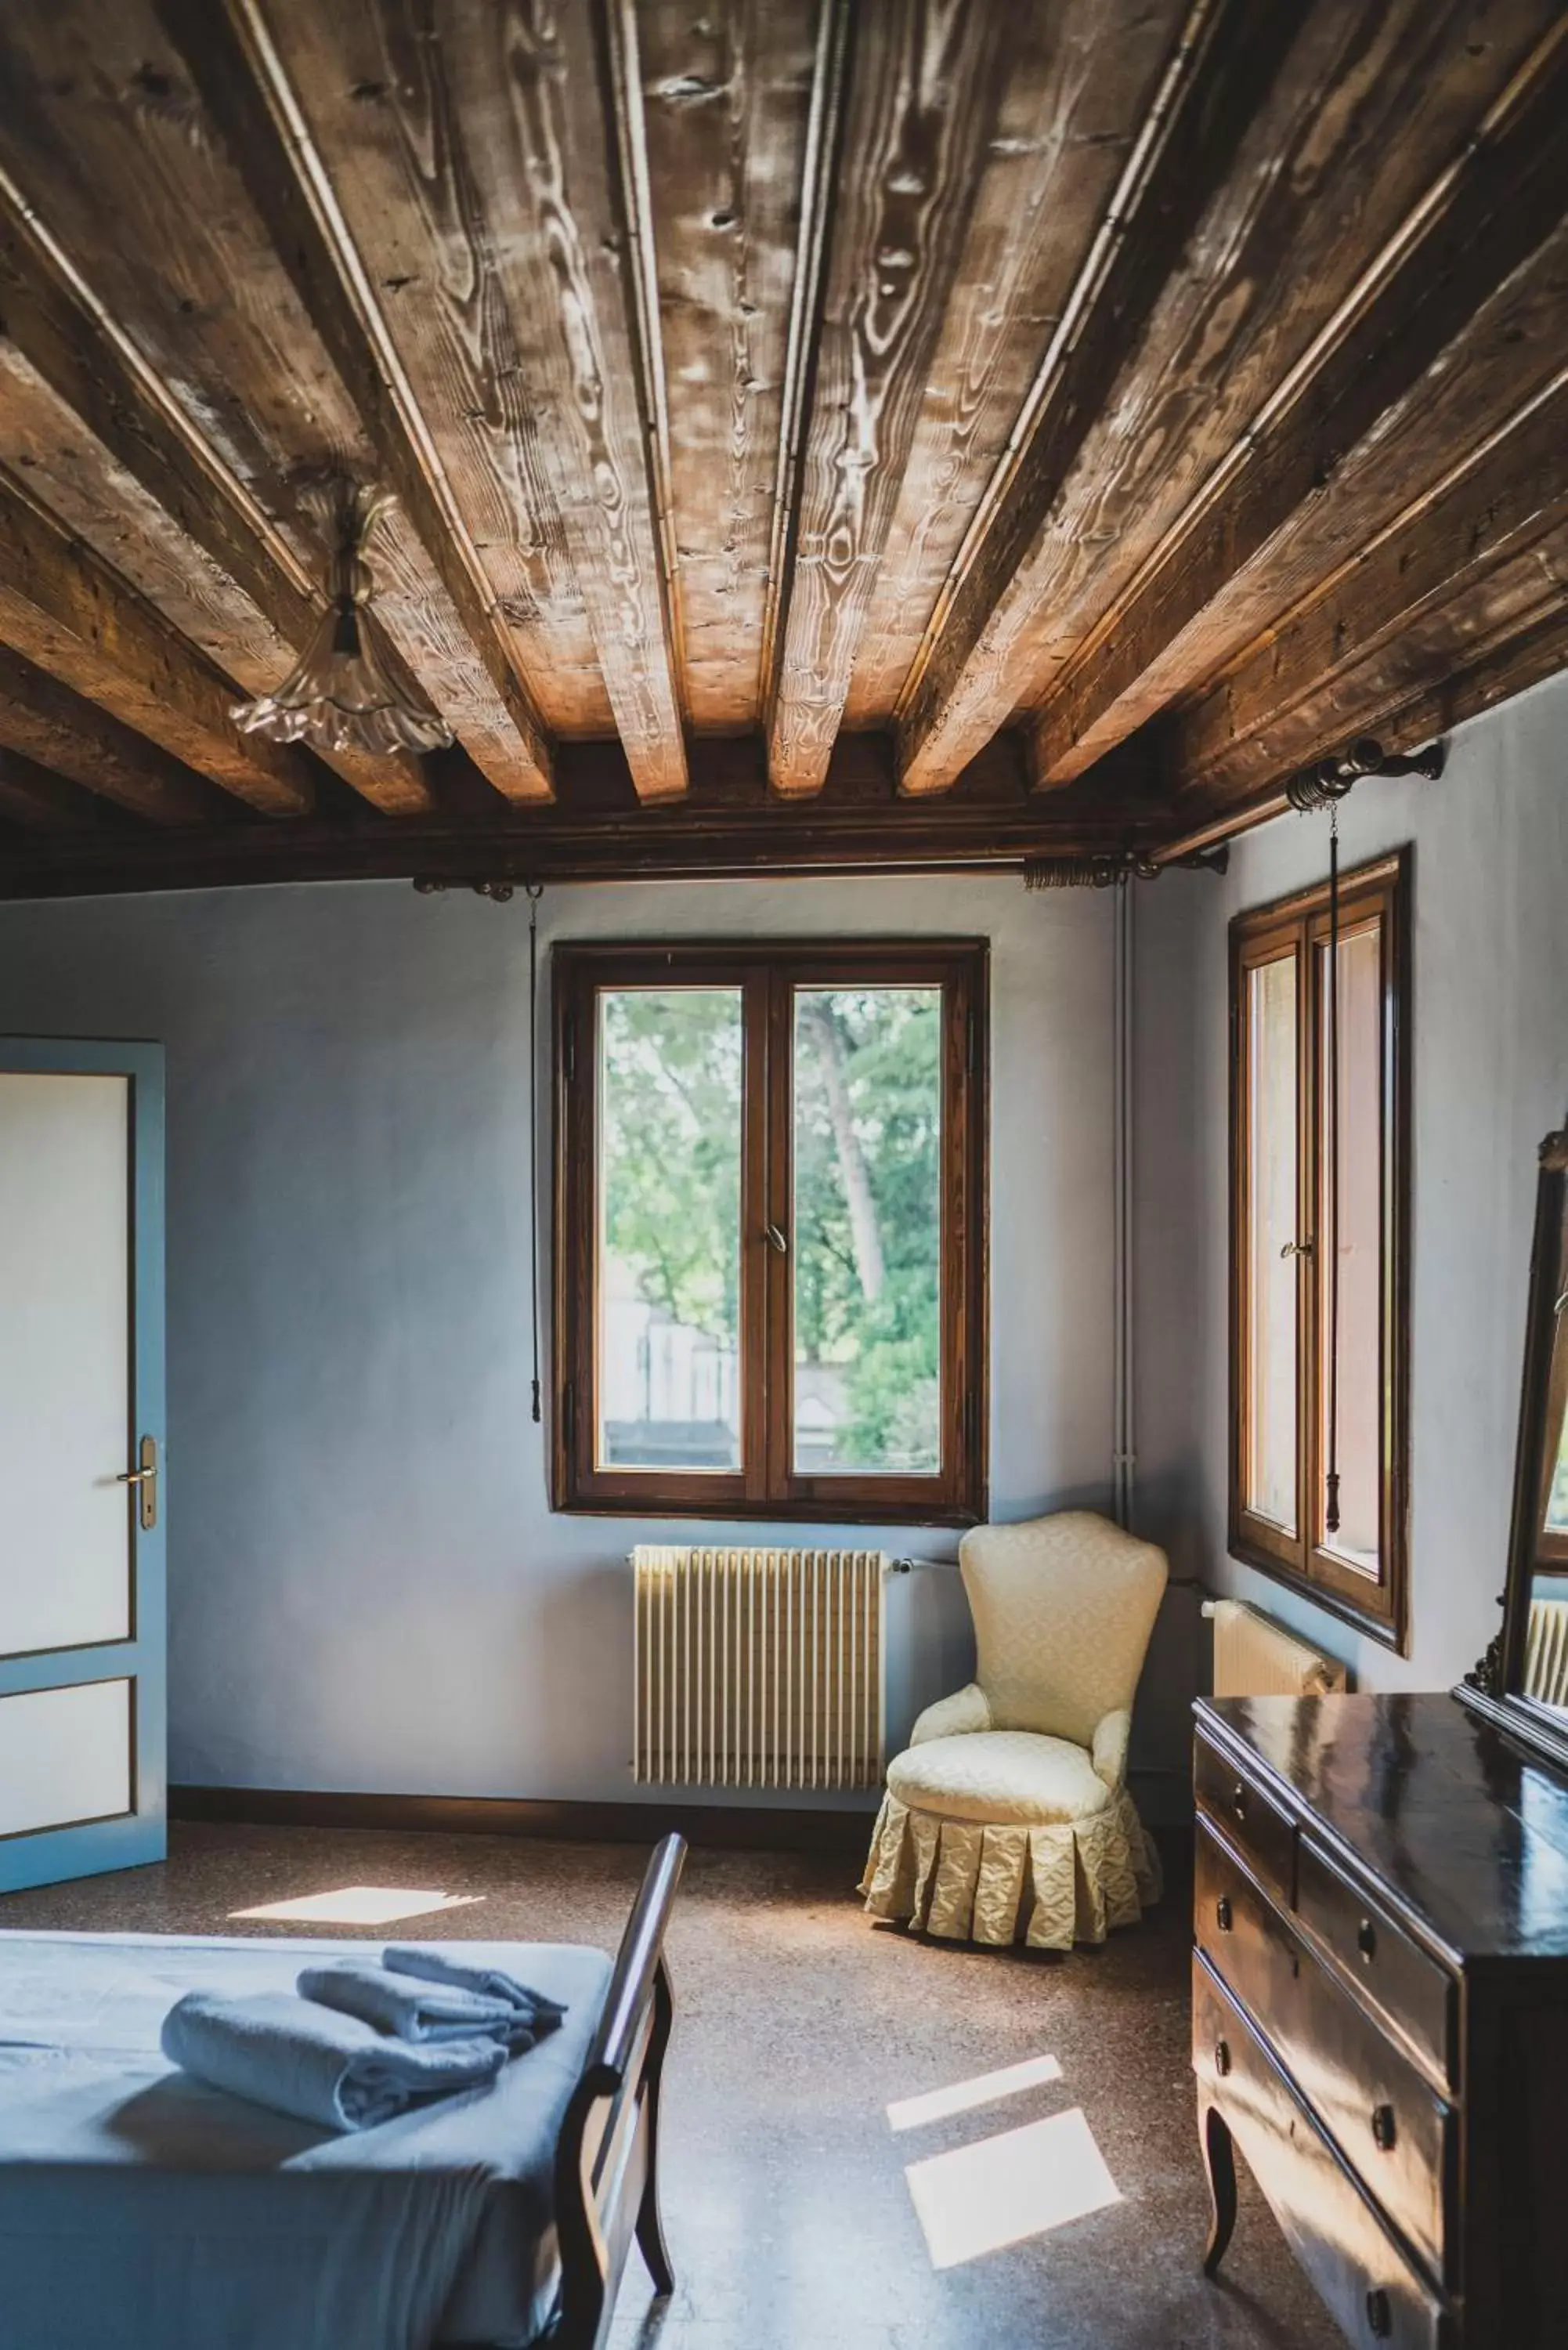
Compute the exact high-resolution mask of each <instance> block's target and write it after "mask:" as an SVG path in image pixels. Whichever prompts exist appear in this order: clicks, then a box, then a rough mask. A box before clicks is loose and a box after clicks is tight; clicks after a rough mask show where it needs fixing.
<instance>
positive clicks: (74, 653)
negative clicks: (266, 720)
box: [0, 472, 316, 816]
mask: <svg viewBox="0 0 1568 2350" xmlns="http://www.w3.org/2000/svg"><path fill="white" fill-rule="evenodd" d="M0 641H3V642H5V643H6V644H8V645H10V646H11V647H12V648H13V650H16V651H17V652H20V653H22V654H24V655H25V656H26V659H27V660H31V661H33V662H35V663H36V665H37V667H38V668H40V669H46V670H48V671H50V672H51V674H52V675H54V676H56V677H58V678H60V679H61V680H62V681H64V682H65V683H66V684H67V685H69V686H71V687H72V688H73V689H74V690H75V691H77V692H78V693H81V694H84V695H85V696H86V697H87V698H88V701H91V702H99V703H100V704H101V705H102V707H103V708H104V709H106V710H108V711H109V712H111V713H112V714H113V715H114V716H115V717H117V718H119V719H120V720H122V721H123V722H124V723H125V724H127V725H129V726H132V727H134V728H135V729H136V731H137V732H138V733H140V734H145V735H146V736H148V738H149V739H150V740H151V741H152V742H154V743H161V744H162V746H163V748H164V749H165V750H166V751H169V752H171V754H173V756H174V757H175V758H177V759H182V760H183V761H184V762H185V764H187V765H188V766H191V767H193V768H195V770H196V771H197V773H198V774H200V775H206V776H208V777H210V778H211V780H212V781H213V783H215V784H218V785H222V787H223V790H224V791H227V792H231V793H233V795H234V797H235V798H236V799H241V800H244V802H246V804H247V805H248V806H251V807H254V808H255V809H256V810H258V812H259V813H260V814H262V815H264V816H301V815H303V814H305V813H306V811H307V810H308V809H309V807H310V806H311V804H312V801H313V799H314V796H315V788H316V787H315V778H314V775H313V773H312V769H311V764H310V762H309V760H308V759H307V758H306V756H305V754H303V753H301V752H300V751H298V750H297V749H296V748H295V747H294V745H293V744H290V743H268V742H266V741H265V740H263V739H261V738H260V737H258V736H255V735H247V734H242V733H240V731H239V729H238V728H237V727H236V726H235V724H234V721H233V719H232V718H231V717H230V715H229V712H230V710H231V709H232V707H233V705H234V699H235V688H234V683H233V681H232V680H231V679H229V678H227V677H225V676H224V675H223V671H221V670H220V669H218V668H217V666H216V665H215V664H214V663H213V662H212V661H210V660H207V658H206V656H205V655H204V654H202V653H201V652H198V651H197V650H196V648H195V647H194V646H193V645H191V644H188V643H187V642H186V640H185V639H184V638H183V637H182V636H179V635H177V634H176V632H175V631H174V630H173V629H171V628H170V627H169V625H168V624H167V622H166V621H165V620H164V619H162V618H161V615H160V614H159V613H158V612H156V611H155V610H154V609H153V608H152V606H151V604H149V603H147V602H146V601H145V599H144V598H141V597H140V596H139V595H138V594H137V593H136V591H135V589H134V588H133V587H131V586H130V583H129V581H127V580H125V579H123V578H122V577H120V576H119V573H118V572H115V571H113V570H111V569H110V567H109V565H108V564H106V563H103V562H101V561H100V560H99V557H98V556H96V555H95V554H94V553H93V552H92V550H91V548H90V547H88V546H87V545H86V544H85V543H84V542H83V541H82V540H81V539H79V538H76V537H73V536H72V535H71V534H70V532H68V531H67V530H64V529H62V528H61V527H60V525H58V524H57V523H56V522H55V521H54V520H53V519H52V517H51V516H49V515H47V514H46V513H45V512H44V510H43V508H42V507H40V506H38V505H36V504H34V503H33V502H32V500H31V499H30V498H29V496H28V495H27V494H26V491H25V490H24V488H23V487H22V485H21V484H19V483H18V482H17V481H16V477H15V476H14V475H10V474H6V473H3V472H0Z"/></svg>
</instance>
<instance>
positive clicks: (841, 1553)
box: [631, 1543, 888, 1787]
mask: <svg viewBox="0 0 1568 2350" xmlns="http://www.w3.org/2000/svg"><path fill="white" fill-rule="evenodd" d="M887 1564H888V1562H887V1560H886V1558H885V1557H884V1555H883V1554H882V1553H881V1552H880V1551H877V1550H702V1549H696V1548H687V1547H683V1546H680V1545H676V1544H661V1543H639V1545H638V1547H637V1548H636V1549H635V1550H634V1551H633V1552H632V1554H631V1565H632V1572H633V1575H634V1578H635V1581H636V1586H637V1633H636V1642H637V1653H636V1691H637V1695H636V1753H635V1757H634V1763H633V1768H634V1772H635V1775H636V1776H637V1778H638V1779H639V1780H648V1781H653V1782H658V1783H663V1784H666V1785H682V1786H710V1787H875V1786H879V1785H880V1784H881V1781H882V1771H883V1763H884V1759H885V1758H884V1752H883V1748H884V1721H883V1702H882V1659H883V1586H884V1578H885V1574H886V1569H887Z"/></svg>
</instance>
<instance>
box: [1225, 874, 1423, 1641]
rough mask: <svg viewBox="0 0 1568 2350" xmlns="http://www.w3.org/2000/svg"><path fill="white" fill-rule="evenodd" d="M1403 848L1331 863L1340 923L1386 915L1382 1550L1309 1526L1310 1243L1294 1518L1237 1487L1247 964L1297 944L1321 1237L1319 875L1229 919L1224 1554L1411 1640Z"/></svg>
mask: <svg viewBox="0 0 1568 2350" xmlns="http://www.w3.org/2000/svg"><path fill="white" fill-rule="evenodd" d="M1412 872H1413V859H1412V856H1411V852H1410V850H1409V849H1408V848H1404V849H1401V850H1399V851H1397V853H1396V854H1395V855H1393V856H1390V857H1386V858H1379V859H1378V860H1377V861H1376V863H1374V864H1371V865H1365V866H1361V867H1358V868H1355V870H1354V871H1352V872H1349V873H1345V874H1344V875H1342V876H1341V879H1340V927H1341V932H1342V934H1343V932H1344V931H1345V930H1347V929H1350V928H1352V927H1354V926H1355V924H1356V923H1357V922H1359V921H1361V920H1365V919H1366V917H1367V916H1368V915H1369V914H1376V916H1377V917H1378V918H1379V920H1380V922H1381V960H1382V997H1383V1047H1384V1049H1383V1073H1382V1079H1383V1082H1382V1103H1381V1119H1380V1157H1381V1193H1382V1232H1381V1246H1382V1263H1381V1268H1380V1289H1381V1298H1380V1308H1379V1317H1378V1318H1379V1330H1380V1337H1379V1352H1380V1358H1381V1366H1380V1379H1379V1388H1380V1395H1381V1407H1380V1411H1379V1430H1378V1461H1379V1488H1380V1491H1379V1503H1378V1559H1379V1567H1380V1572H1379V1575H1378V1579H1377V1581H1376V1584H1374V1583H1372V1582H1371V1581H1370V1580H1369V1578H1368V1577H1366V1575H1362V1574H1361V1573H1359V1572H1358V1571H1357V1570H1356V1569H1355V1567H1354V1566H1352V1565H1349V1564H1348V1563H1347V1562H1346V1561H1345V1559H1343V1558H1342V1557H1339V1556H1338V1555H1335V1554H1334V1552H1332V1551H1329V1550H1327V1549H1325V1548H1324V1546H1323V1544H1322V1543H1321V1541H1320V1540H1319V1539H1318V1533H1319V1527H1320V1512H1321V1506H1322V1482H1323V1480H1322V1470H1323V1463H1322V1460H1321V1431H1320V1427H1319V1413H1318V1399H1319V1395H1320V1391H1321V1390H1320V1382H1319V1373H1320V1354H1319V1348H1320V1344H1321V1339H1322V1332H1321V1329H1320V1322H1321V1303H1320V1283H1319V1272H1318V1265H1317V1259H1316V1255H1315V1253H1314V1254H1312V1255H1307V1256H1298V1257H1297V1258H1296V1260H1295V1264H1296V1496H1297V1500H1296V1512H1295V1514H1296V1518H1297V1521H1298V1525H1297V1530H1296V1532H1295V1533H1294V1534H1287V1533H1286V1532H1285V1531H1284V1530H1283V1529H1282V1527H1280V1526H1278V1525H1276V1524H1274V1523H1272V1521H1271V1520H1269V1519H1267V1518H1264V1517H1262V1516H1261V1515H1260V1514H1259V1513H1256V1512H1255V1511H1251V1510H1249V1509H1248V1508H1247V1507H1246V1505H1245V1503H1244V1502H1243V1498H1242V1497H1243V1494H1244V1492H1245V1476H1246V1462H1247V1457H1248V1452H1249V1450H1250V1439H1251V1396H1250V1395H1249V1393H1248V1383H1247V1377H1246V1364H1247V1329H1248V1318H1249V1307H1250V1296H1249V1283H1250V1267H1251V1251H1250V1249H1249V1245H1248V1243H1249V1237H1250V1236H1249V1232H1248V1223H1247V1218H1248V1202H1249V1200H1250V1198H1251V1139H1250V1132H1249V1126H1250V1107H1251V1103H1250V1095H1249V1089H1248V1085H1247V1073H1248V1046H1249V1026H1248V1022H1249V1010H1248V993H1247V986H1246V981H1247V975H1248V973H1249V972H1251V970H1253V969H1255V968H1256V967H1257V966H1258V965H1260V964H1262V963H1266V962H1271V961H1274V960H1277V959H1279V958H1281V956H1282V954H1285V953H1288V954H1291V955H1293V959H1294V962H1295V969H1296V1005H1297V1015H1296V1137H1297V1149H1296V1184H1297V1209H1296V1216H1297V1223H1296V1230H1297V1236H1298V1238H1304V1237H1306V1236H1307V1235H1313V1236H1314V1237H1315V1232H1316V1225H1317V1201H1318V1198H1319V1188H1318V1187H1319V1183H1320V1180H1321V1167H1322V1148H1323V1118H1322V1115H1321V1111H1322V1103H1321V1089H1322V1088H1321V1061H1322V1055H1321V1052H1320V1049H1319V1047H1320V1041H1321V1037H1322V1019H1323V1004H1322V1002H1321V995H1322V979H1323V967H1324V962H1325V958H1324V956H1323V955H1321V954H1320V953H1319V951H1318V950H1319V948H1320V946H1321V945H1323V944H1324V942H1325V941H1326V940H1327V938H1328V934H1329V902H1328V899H1329V893H1328V883H1327V881H1326V880H1324V881H1323V882H1321V883H1317V884H1315V885H1314V887H1313V888H1312V889H1303V890H1299V891H1297V892H1295V893H1294V894H1293V895H1292V896H1291V897H1289V898H1285V899H1277V900H1276V901H1274V902H1273V903H1272V904H1271V905H1267V906H1262V907H1258V908H1255V909H1253V910H1251V911H1249V912H1246V913H1243V914H1239V915H1238V916H1237V917H1236V919H1235V920H1233V921H1232V923H1231V941H1230V943H1231V1023H1230V1048H1231V1159H1230V1166H1231V1460H1230V1495H1229V1500H1230V1512H1229V1516H1230V1524H1229V1541H1230V1548H1231V1554H1232V1555H1233V1556H1235V1557H1236V1558H1239V1559H1241V1560H1243V1561H1244V1562H1245V1563H1246V1565H1249V1566H1253V1567H1256V1568H1257V1569H1258V1571H1259V1572H1260V1573H1261V1574H1263V1575H1271V1576H1272V1577H1273V1579H1274V1580H1275V1581H1276V1582H1278V1583H1282V1584H1284V1585H1285V1586H1288V1587H1289V1588H1290V1589H1292V1590H1294V1591H1297V1592H1300V1593H1301V1594H1302V1596H1303V1597H1305V1598H1308V1599H1310V1600H1312V1601H1313V1602H1314V1605H1315V1606H1317V1607H1324V1608H1326V1609H1328V1610H1329V1612H1330V1613H1331V1614H1333V1615H1335V1616H1338V1617H1342V1618H1343V1619H1344V1620H1345V1622H1346V1623H1348V1624H1352V1625H1354V1626H1355V1629H1356V1630H1357V1631H1358V1632H1362V1633H1365V1634H1366V1636H1367V1638H1371V1639H1374V1640H1377V1641H1380V1642H1382V1643H1383V1644H1384V1645H1385V1646H1386V1647H1389V1648H1395V1649H1396V1650H1397V1652H1398V1653H1399V1654H1400V1655H1401V1656H1403V1655H1405V1654H1406V1653H1407V1642H1408V1630H1409V1609H1408V1589H1409V1541H1408V1513H1409V1358H1410V1344H1409V1336H1410V1297H1409V1264H1410V1245H1409V1235H1410V1071H1411V1060H1412V1055H1411V987H1410V897H1411V881H1412Z"/></svg>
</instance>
